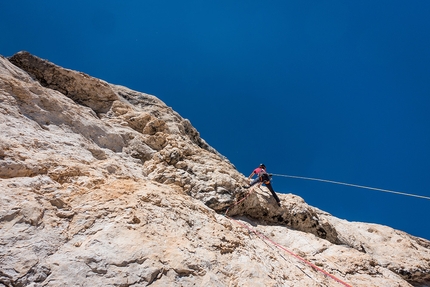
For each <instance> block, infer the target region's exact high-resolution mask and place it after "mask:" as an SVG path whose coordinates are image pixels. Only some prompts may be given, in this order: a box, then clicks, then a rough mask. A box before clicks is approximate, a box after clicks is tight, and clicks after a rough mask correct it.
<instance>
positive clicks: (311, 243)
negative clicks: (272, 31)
mask: <svg viewBox="0 0 430 287" xmlns="http://www.w3.org/2000/svg"><path fill="white" fill-rule="evenodd" d="M0 110H1V113H0V130H1V137H0V230H1V233H0V286H342V285H343V284H342V282H345V284H348V285H350V286H390V287H391V286H429V285H430V242H429V241H427V240H425V239H422V238H417V237H413V236H411V235H409V234H406V233H404V232H402V231H399V230H395V229H392V228H390V227H387V226H382V225H377V224H369V223H360V222H348V221H345V220H341V219H338V218H335V217H333V216H331V215H330V214H328V213H326V212H324V211H322V210H319V209H318V208H315V207H312V206H309V205H308V204H306V203H305V202H304V201H303V199H302V198H300V197H299V196H296V195H293V194H279V197H280V199H281V203H282V207H281V208H279V207H278V206H277V205H276V203H275V201H274V200H273V198H272V197H271V196H270V193H269V192H268V191H267V190H266V189H265V188H264V187H262V188H261V189H255V190H254V191H253V192H252V193H250V195H249V196H248V197H247V198H246V200H244V201H243V202H242V203H241V204H239V205H235V206H233V207H232V208H231V209H230V211H229V216H231V217H232V218H233V219H234V220H233V219H230V218H227V217H225V216H224V212H225V210H226V209H227V208H228V207H230V206H232V205H234V204H235V202H236V200H237V199H238V198H240V197H241V196H243V195H244V194H245V193H246V192H247V190H244V189H243V187H242V186H243V185H245V184H247V181H246V177H245V176H244V175H242V174H240V173H239V172H238V171H237V170H236V168H235V167H234V166H233V165H232V164H231V163H230V162H229V161H228V160H227V159H226V158H225V157H223V156H222V155H221V154H219V153H218V152H217V151H216V150H215V149H214V148H212V147H211V146H210V145H209V144H208V143H206V142H205V141H204V140H203V139H202V138H201V137H200V135H199V133H198V131H197V130H196V129H195V128H194V127H193V126H192V125H191V123H190V122H189V121H188V120H186V119H184V118H182V117H181V116H180V115H179V114H178V113H176V112H175V111H174V110H172V108H170V107H168V106H167V105H166V104H165V103H163V102H162V101H160V100H159V99H157V98H156V97H154V96H151V95H147V94H144V93H140V92H136V91H132V90H130V89H128V88H126V87H122V86H118V85H113V84H109V83H107V82H104V81H102V80H99V79H96V78H93V77H91V76H89V75H86V74H83V73H80V72H76V71H72V70H68V69H65V68H62V67H59V66H57V65H55V64H53V63H50V62H48V61H46V60H43V59H40V58H38V57H35V56H33V55H31V54H29V53H27V52H20V53H17V54H16V55H14V56H13V57H11V58H9V59H7V58H5V57H0ZM247 227H248V228H249V229H248V228H247ZM254 231H257V232H258V233H260V234H261V235H263V236H259V235H258V233H255V232H254ZM267 239H268V240H267ZM278 246H283V247H285V248H287V249H288V250H290V251H291V252H292V253H294V254H296V255H297V256H298V257H300V258H302V259H304V260H305V261H306V262H309V263H311V264H313V265H314V266H316V267H318V268H320V269H321V270H324V271H325V272H327V273H329V274H331V275H333V277H335V278H339V279H340V280H341V281H342V282H339V281H336V280H334V279H333V278H332V277H330V276H327V274H324V273H323V272H321V270H318V269H316V268H313V267H312V266H311V265H309V264H307V263H306V262H305V261H304V260H300V259H299V258H298V257H295V256H293V255H291V254H290V253H288V252H285V251H284V250H283V249H282V248H278Z"/></svg>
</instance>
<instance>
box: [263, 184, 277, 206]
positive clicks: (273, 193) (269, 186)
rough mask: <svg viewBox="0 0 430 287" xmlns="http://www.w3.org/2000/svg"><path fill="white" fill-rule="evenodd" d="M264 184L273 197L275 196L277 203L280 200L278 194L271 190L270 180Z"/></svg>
mask: <svg viewBox="0 0 430 287" xmlns="http://www.w3.org/2000/svg"><path fill="white" fill-rule="evenodd" d="M264 185H265V186H266V187H267V188H268V189H269V190H270V192H271V193H272V195H273V198H275V200H276V202H277V203H279V202H280V200H279V197H278V195H276V192H275V191H274V190H273V187H272V185H271V184H270V182H268V183H265V184H264Z"/></svg>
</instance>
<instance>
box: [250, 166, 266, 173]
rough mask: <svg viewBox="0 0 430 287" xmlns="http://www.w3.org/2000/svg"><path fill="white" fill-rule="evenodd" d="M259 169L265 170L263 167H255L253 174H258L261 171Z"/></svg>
mask: <svg viewBox="0 0 430 287" xmlns="http://www.w3.org/2000/svg"><path fill="white" fill-rule="evenodd" d="M261 170H265V169H264V168H261V167H257V168H256V169H254V171H253V172H254V173H255V174H259V173H260V172H261Z"/></svg>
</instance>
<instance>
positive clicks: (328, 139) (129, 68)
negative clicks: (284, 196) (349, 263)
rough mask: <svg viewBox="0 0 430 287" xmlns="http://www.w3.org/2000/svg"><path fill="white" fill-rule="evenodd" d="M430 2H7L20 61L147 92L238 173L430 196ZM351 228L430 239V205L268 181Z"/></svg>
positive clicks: (8, 25) (0, 7) (8, 28)
mask: <svg viewBox="0 0 430 287" xmlns="http://www.w3.org/2000/svg"><path fill="white" fill-rule="evenodd" d="M429 15H430V1H428V0H414V1H369V0H365V1H340V0H339V1H320V0H313V1H308V0H300V1H298V0H297V1H286V0H279V1H278V0H273V1H272V0H270V1H253V0H248V1H231V0H229V1H224V0H219V1H209V0H208V1H187V0H184V1H166V0H145V1H143V0H135V1H132V0H128V1H107V0H105V1H92V0H86V1H82V0H77V1H58V0H56V1H53V0H44V1H34V0H31V1H30V0H28V1H19V0H16V1H2V2H1V3H0V19H1V22H0V54H2V55H4V56H11V55H13V54H14V53H16V52H18V51H20V50H27V51H29V52H30V53H33V54H35V55H37V56H39V57H42V58H45V59H48V60H50V61H52V62H54V63H56V64H58V65H61V66H63V67H66V68H70V69H74V70H78V71H82V72H85V73H87V74H90V75H92V76H94V77H98V78H101V79H103V80H106V81H108V82H111V83H114V84H121V85H124V86H128V87H130V88H132V89H134V90H138V91H141V92H145V93H149V94H153V95H155V96H157V97H158V98H160V99H161V100H163V101H164V102H165V103H166V104H167V105H169V106H171V107H172V108H173V109H174V110H176V111H177V112H179V113H180V114H181V115H182V116H183V117H185V118H188V119H190V120H191V122H192V124H193V125H194V126H195V127H196V128H197V129H198V130H199V132H200V133H201V135H202V137H203V138H204V139H205V140H206V141H207V142H208V143H209V144H210V145H212V146H213V147H214V148H216V149H217V150H218V151H219V152H221V153H222V154H224V155H225V156H227V157H228V158H229V160H230V161H231V162H232V163H233V164H234V165H235V166H236V167H237V168H238V170H239V171H240V172H242V173H244V174H245V175H249V173H251V171H252V170H253V168H255V167H256V166H257V165H258V164H259V163H260V162H263V163H265V164H266V166H267V167H268V171H269V172H273V173H278V174H287V175H299V176H307V177H316V178H323V179H329V180H335V181H343V182H347V183H353V184H359V185H367V186H372V187H377V188H384V189H390V190H395V191H401V192H407V193H413V194H420V195H425V196H430V16H429ZM273 186H274V188H275V190H276V191H278V192H283V193H290V192H291V193H294V194H297V195H299V196H302V197H303V198H304V199H305V200H306V201H307V202H308V203H309V204H311V205H313V206H316V207H318V208H320V209H323V210H325V211H327V212H330V213H332V214H333V215H335V216H337V217H340V218H344V219H347V220H349V221H363V222H372V223H379V224H384V225H389V226H392V227H394V228H397V229H401V230H404V231H406V232H408V233H411V234H412V235H416V236H420V237H424V238H427V239H430V224H429V219H430V215H429V208H430V200H425V199H417V198H411V197H404V196H400V195H392V194H388V193H382V192H377V191H371V190H361V189H357V188H351V187H342V186H334V185H330V184H325V183H317V182H308V181H301V180H294V179H287V178H281V177H275V178H274V181H273Z"/></svg>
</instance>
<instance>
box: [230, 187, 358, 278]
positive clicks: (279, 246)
mask: <svg viewBox="0 0 430 287" xmlns="http://www.w3.org/2000/svg"><path fill="white" fill-rule="evenodd" d="M252 190H253V189H252V188H251V189H250V190H249V191H248V193H247V194H246V195H245V196H244V197H243V198H242V199H241V200H239V201H238V202H236V203H234V204H233V205H232V206H230V207H228V208H227V210H226V211H225V213H224V216H225V217H226V218H228V219H230V220H232V221H234V222H236V223H237V224H239V225H240V226H242V227H244V228H246V229H248V231H250V232H252V233H254V234H255V235H257V236H258V237H259V238H260V239H262V240H263V241H267V242H269V243H271V244H273V245H274V246H276V247H278V248H279V249H281V250H283V251H285V252H287V253H288V254H290V255H291V256H293V257H295V258H296V259H298V260H300V261H302V262H304V263H305V264H307V265H309V266H310V267H312V268H313V269H315V270H316V271H318V272H321V273H323V274H324V275H326V276H328V277H330V278H331V279H333V280H335V281H336V282H338V283H340V284H342V285H344V286H346V287H352V286H351V285H349V284H348V283H346V282H344V281H342V280H340V279H339V278H337V277H336V276H334V275H332V274H330V273H328V272H327V271H325V270H324V269H322V268H320V267H318V266H316V265H315V264H313V263H311V262H309V261H307V260H306V259H304V258H302V257H300V256H299V255H297V254H295V253H294V252H292V251H290V250H288V249H287V248H286V247H284V246H282V245H280V244H278V243H276V242H275V241H273V240H272V239H270V238H269V237H267V236H266V235H264V234H262V233H260V232H258V231H257V230H256V229H254V228H252V227H249V226H248V225H246V224H244V223H242V222H240V221H238V220H236V219H234V218H231V217H229V216H228V211H229V210H230V208H231V207H235V206H236V205H238V204H240V203H241V202H243V201H244V200H245V199H246V198H248V196H250V195H251V192H252Z"/></svg>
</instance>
